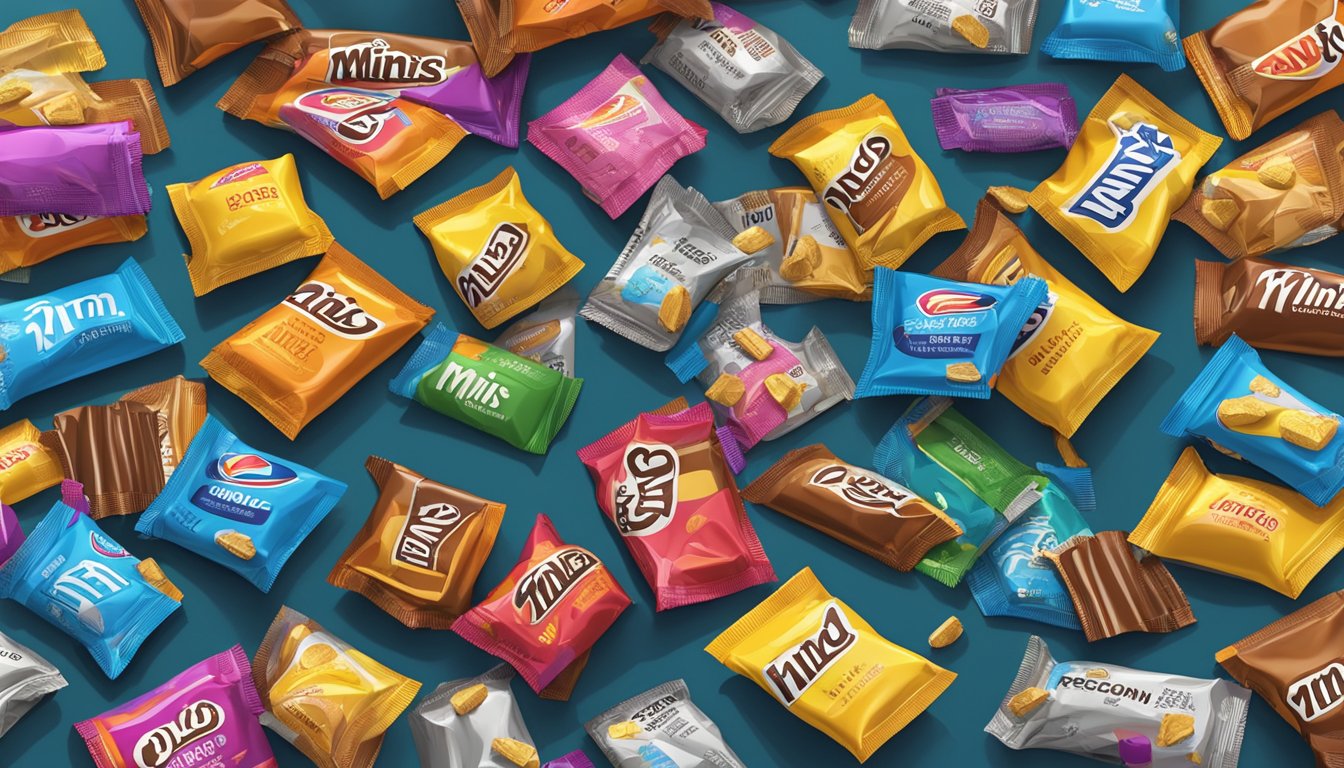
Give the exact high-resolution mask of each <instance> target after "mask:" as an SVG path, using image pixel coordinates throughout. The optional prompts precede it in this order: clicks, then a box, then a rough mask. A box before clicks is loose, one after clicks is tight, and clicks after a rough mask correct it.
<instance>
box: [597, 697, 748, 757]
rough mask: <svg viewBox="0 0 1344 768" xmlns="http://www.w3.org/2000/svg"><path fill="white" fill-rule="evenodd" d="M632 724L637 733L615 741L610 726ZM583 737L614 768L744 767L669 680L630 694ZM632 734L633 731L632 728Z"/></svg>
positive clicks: (710, 725) (709, 723)
mask: <svg viewBox="0 0 1344 768" xmlns="http://www.w3.org/2000/svg"><path fill="white" fill-rule="evenodd" d="M624 723H634V724H635V726H637V727H638V731H637V732H636V733H634V734H633V735H631V736H623V737H621V738H617V737H616V735H615V734H613V733H611V728H612V727H614V726H618V725H621V724H624ZM584 728H585V730H587V731H588V735H589V736H590V737H592V739H593V741H595V742H597V746H598V747H599V748H600V749H601V750H602V754H604V755H606V756H607V759H608V760H610V761H611V764H612V766H614V768H644V766H647V765H658V764H659V763H660V762H661V763H662V764H665V765H675V766H677V768H745V764H744V763H743V762H742V761H741V760H740V759H738V757H737V755H735V754H733V750H732V748H731V747H729V746H728V742H726V741H724V739H723V735H722V734H721V733H720V732H719V727H718V726H717V725H715V724H714V721H713V720H710V719H709V716H708V715H706V714H705V713H704V712H703V711H701V710H700V708H699V707H697V706H695V702H693V701H691V692H690V691H689V690H688V689H687V688H686V681H685V680H672V681H670V682H667V683H663V684H662V685H660V686H657V687H655V688H650V689H649V690H647V691H645V692H643V693H641V694H638V695H637V696H632V697H630V698H629V699H626V700H625V701H623V702H621V703H620V704H617V705H616V706H614V707H612V708H611V709H609V710H607V711H606V712H603V713H602V714H600V715H598V716H597V717H595V718H593V719H592V720H589V721H588V723H587V725H585V726H584ZM632 730H633V729H632Z"/></svg>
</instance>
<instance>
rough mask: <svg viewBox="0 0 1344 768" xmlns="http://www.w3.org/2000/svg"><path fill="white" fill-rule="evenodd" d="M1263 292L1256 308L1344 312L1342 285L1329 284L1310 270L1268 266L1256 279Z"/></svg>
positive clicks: (1275, 310) (1258, 287)
mask: <svg viewBox="0 0 1344 768" xmlns="http://www.w3.org/2000/svg"><path fill="white" fill-rule="evenodd" d="M1255 287H1256V289H1258V290H1259V291H1260V297H1259V300H1258V301H1254V300H1253V301H1254V303H1255V307H1256V309H1270V308H1271V307H1272V308H1273V311H1274V312H1277V313H1279V314H1283V313H1284V312H1291V313H1303V314H1323V315H1331V314H1336V313H1340V312H1344V291H1341V290H1340V287H1339V286H1338V285H1325V284H1323V283H1321V282H1320V281H1319V280H1317V279H1316V278H1315V277H1314V276H1312V274H1311V273H1310V272H1307V271H1305V270H1301V269H1289V268H1286V267H1284V268H1279V269H1267V270H1265V271H1264V272H1261V273H1260V274H1259V275H1258V276H1257V277H1256V278H1255Z"/></svg>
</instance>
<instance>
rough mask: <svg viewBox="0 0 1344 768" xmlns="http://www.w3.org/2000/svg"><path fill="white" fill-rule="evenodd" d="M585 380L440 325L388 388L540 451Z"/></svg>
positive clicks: (526, 448) (519, 445)
mask: <svg viewBox="0 0 1344 768" xmlns="http://www.w3.org/2000/svg"><path fill="white" fill-rule="evenodd" d="M582 386H583V379H574V378H570V377H568V376H565V375H564V374H561V373H559V372H558V371H554V370H551V369H550V368H547V367H546V366H544V365H541V364H540V363H536V362H533V361H531V360H528V359H527V358H525V357H519V356H518V355H515V354H513V353H512V352H509V351H508V350H504V349H500V348H499V347H496V346H494V345H492V344H488V343H486V342H484V341H480V340H479V339H474V338H472V337H470V336H467V335H466V334H462V333H458V332H457V331H454V330H452V329H450V328H448V326H446V325H444V324H442V323H439V324H437V325H436V326H434V330H433V331H431V332H430V334H429V335H428V336H426V337H425V340H424V342H422V343H421V344H420V348H419V349H417V350H416V351H415V354H414V355H412V356H411V359H410V360H409V361H408V362H407V363H406V367H405V368H403V369H402V370H401V373H399V374H397V376H396V378H394V379H392V384H391V389H392V391H393V392H395V393H396V394H398V395H401V396H402V397H409V398H411V399H413V400H415V401H416V402H418V403H420V404H421V405H425V406H428V407H429V408H432V409H433V410H436V411H438V412H439V413H442V414H444V415H447V416H451V417H453V418H454V419H457V420H458V421H460V422H462V423H463V424H468V425H471V426H473V427H475V428H476V429H479V430H481V431H482V432H485V433H488V434H491V435H494V436H495V437H498V438H499V439H501V440H503V441H504V442H506V443H508V444H509V445H512V446H514V447H515V448H521V449H522V450H524V451H529V452H531V453H545V452H546V449H547V448H548V447H549V446H550V444H551V440H553V439H554V438H555V435H556V433H557V432H559V431H560V428H561V427H562V426H564V424H565V420H566V419H568V418H569V412H570V411H571V410H573V409H574V401H575V400H576V399H578V397H579V389H580V388H581V387H582Z"/></svg>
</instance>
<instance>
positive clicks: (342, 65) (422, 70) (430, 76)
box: [327, 37, 448, 85]
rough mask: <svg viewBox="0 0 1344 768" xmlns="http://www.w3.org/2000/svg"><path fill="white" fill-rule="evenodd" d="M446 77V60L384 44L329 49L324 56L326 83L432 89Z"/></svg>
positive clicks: (378, 40) (380, 41)
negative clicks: (414, 86) (379, 84)
mask: <svg viewBox="0 0 1344 768" xmlns="http://www.w3.org/2000/svg"><path fill="white" fill-rule="evenodd" d="M447 76H448V60H447V59H445V58H444V57H442V56H419V55H416V54H414V53H407V52H405V51H399V50H397V49H396V48H393V47H392V46H391V45H390V44H389V43H388V42H387V41H386V40H384V39H383V38H381V37H376V38H374V39H373V40H370V41H368V42H363V43H355V44H354V45H342V46H332V47H331V48H330V49H328V52H327V82H329V83H409V84H412V85H435V84H438V83H441V82H443V81H444V80H445V79H446V78H447Z"/></svg>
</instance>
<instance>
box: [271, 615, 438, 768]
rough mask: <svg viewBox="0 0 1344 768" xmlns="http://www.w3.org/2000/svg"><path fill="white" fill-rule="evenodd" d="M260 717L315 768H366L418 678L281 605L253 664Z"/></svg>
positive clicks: (416, 687)
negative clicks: (395, 668)
mask: <svg viewBox="0 0 1344 768" xmlns="http://www.w3.org/2000/svg"><path fill="white" fill-rule="evenodd" d="M252 677H253V681H254V682H255V683H256V686H257V691H258V692H259V693H260V694H261V701H262V704H263V705H264V706H265V707H266V714H265V715H263V716H262V722H263V723H264V724H266V725H268V726H270V727H271V729H272V730H274V731H275V732H276V733H279V734H280V735H281V736H283V737H284V738H285V740H286V741H288V742H289V743H291V744H293V745H294V747H295V748H296V749H298V750H299V751H300V752H302V753H303V754H305V755H307V756H308V759H310V760H312V761H313V762H314V763H315V764H317V765H318V766H321V768H368V767H369V766H372V765H373V762H374V760H375V759H376V758H377V757H378V750H379V749H380V748H381V747H382V744H383V734H384V732H385V731H386V730H387V729H388V727H389V726H391V725H392V722H393V721H394V720H396V719H397V716H398V715H400V714H401V713H402V711H404V710H405V709H406V708H407V707H408V706H410V704H411V700H412V699H413V698H415V694H416V692H417V691H419V690H420V683H419V682H417V681H415V680H412V679H410V678H408V677H406V676H404V675H400V674H398V673H396V672H394V671H392V670H390V669H388V668H387V667H385V666H383V665H382V664H379V663H378V662H376V661H374V660H373V659H370V658H369V657H368V656H365V655H364V654H362V653H360V652H359V651H357V650H355V649H354V648H351V647H350V646H349V645H347V644H346V643H344V642H342V641H341V640H340V639H338V638H336V637H334V636H332V635H331V634H329V633H328V632H327V631H326V630H324V629H323V628H322V626H321V625H320V624H318V623H317V622H315V621H313V620H312V619H310V618H308V617H307V616H304V615H303V614H301V613H299V612H298V611H294V610H291V609H290V608H288V607H282V608H281V609H280V613H279V614H278V615H276V617H275V621H274V622H272V623H271V628H270V629H269V630H267V632H266V637H265V639H263V640H262V641H261V647H260V648H258V649H257V655H256V658H255V659H253V661H252Z"/></svg>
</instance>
